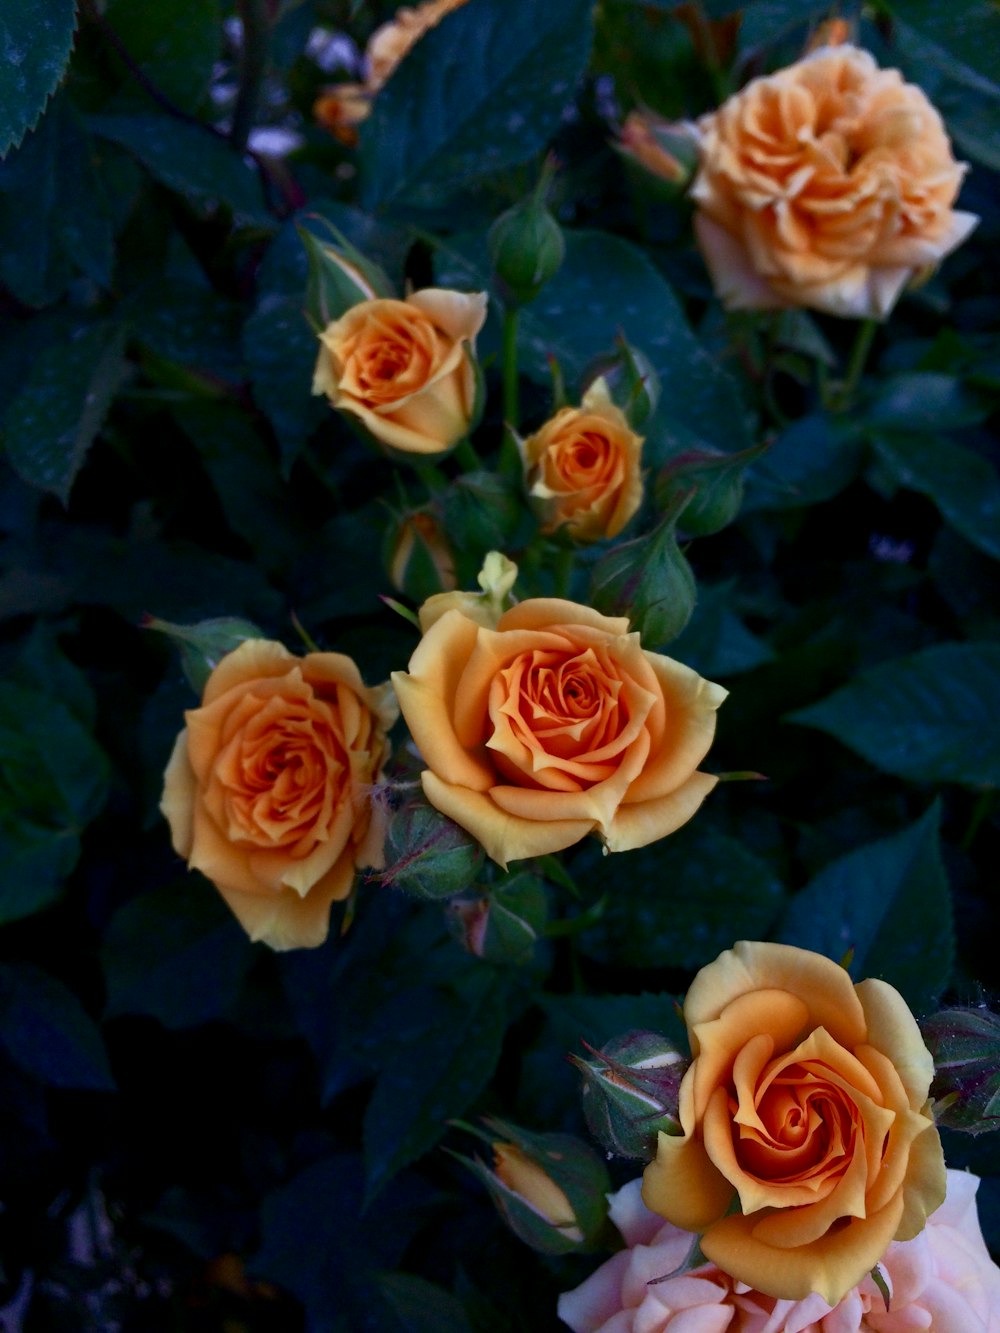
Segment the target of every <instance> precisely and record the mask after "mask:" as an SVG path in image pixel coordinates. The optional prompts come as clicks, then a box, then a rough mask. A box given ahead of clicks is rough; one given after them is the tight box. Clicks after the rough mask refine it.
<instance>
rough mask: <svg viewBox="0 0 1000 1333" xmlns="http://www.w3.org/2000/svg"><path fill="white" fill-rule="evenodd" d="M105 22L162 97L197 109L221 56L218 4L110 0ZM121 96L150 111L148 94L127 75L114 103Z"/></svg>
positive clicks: (192, 0) (191, 0)
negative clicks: (152, 3)
mask: <svg viewBox="0 0 1000 1333" xmlns="http://www.w3.org/2000/svg"><path fill="white" fill-rule="evenodd" d="M104 18H105V21H106V22H107V24H108V26H109V27H110V28H111V29H112V30H113V31H114V33H115V35H116V36H117V37H118V39H119V40H120V42H121V43H122V45H123V46H124V47H125V49H126V50H127V51H128V53H129V55H130V56H131V57H132V59H133V60H134V61H135V62H136V64H137V65H138V66H139V68H140V69H141V70H142V72H143V74H145V75H146V77H147V78H148V79H149V80H150V82H151V83H153V84H154V85H155V87H156V88H158V89H159V91H160V92H161V93H163V94H164V95H165V96H166V97H169V98H170V100H171V102H173V103H174V104H175V105H176V106H179V107H182V108H183V109H184V110H185V111H191V112H194V111H197V110H198V107H199V105H200V104H201V102H202V101H203V100H204V97H205V94H206V92H207V91H208V86H209V84H210V83H211V80H212V69H213V67H214V65H215V62H216V60H218V59H219V56H220V55H221V45H222V22H221V19H222V15H221V13H220V7H219V0H170V3H169V4H166V3H163V4H154V5H151V4H149V0H111V3H110V4H109V5H108V7H107V9H106V11H105V14H104ZM113 58H114V57H112V59H113ZM123 68H124V67H123ZM126 98H127V99H128V100H129V101H133V102H134V103H135V104H136V105H139V106H141V108H142V110H144V111H146V110H148V109H149V94H148V93H147V92H145V90H144V89H141V88H140V87H139V86H138V84H137V83H136V82H135V79H134V77H133V75H132V74H131V73H128V74H127V75H126V78H125V84H124V87H123V89H122V91H121V92H120V93H119V94H118V95H117V97H116V99H115V105H116V106H119V105H121V104H122V102H123V101H124V99H126Z"/></svg>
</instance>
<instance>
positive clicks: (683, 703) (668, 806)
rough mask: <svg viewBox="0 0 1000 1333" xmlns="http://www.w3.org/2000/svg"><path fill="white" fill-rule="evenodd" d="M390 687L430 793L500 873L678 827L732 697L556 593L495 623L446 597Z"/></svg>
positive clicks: (695, 801) (458, 598) (614, 622)
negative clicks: (590, 842)
mask: <svg viewBox="0 0 1000 1333" xmlns="http://www.w3.org/2000/svg"><path fill="white" fill-rule="evenodd" d="M432 603H433V605H432V606H431V608H430V614H428V615H426V616H425V615H422V616H421V623H422V626H423V629H424V635H423V638H422V640H421V642H420V644H419V645H418V647H417V649H416V652H415V653H414V654H413V657H412V658H411V660H410V666H409V671H408V672H402V671H397V672H395V673H394V674H393V684H394V685H395V688H396V693H397V696H398V698H399V703H400V707H401V709H402V711H403V715H404V717H405V719H406V722H407V725H408V726H409V728H410V732H411V735H412V736H413V739H414V741H415V743H416V745H417V748H418V749H419V751H420V753H421V755H422V756H423V759H424V762H425V763H426V765H427V768H426V770H425V771H424V772H423V774H422V781H423V788H424V792H425V794H426V795H427V798H428V800H429V801H430V802H431V803H432V804H433V805H434V806H436V807H437V809H438V810H440V811H441V812H442V813H443V814H445V815H447V816H449V818H451V819H453V820H455V822H456V823H458V824H460V825H461V826H462V827H463V828H464V829H466V830H467V831H468V832H469V833H471V834H472V836H473V837H475V838H477V839H478V840H479V841H480V842H481V843H482V845H483V847H484V848H485V849H486V852H487V854H488V855H489V856H491V857H492V858H493V860H494V861H497V862H499V863H500V864H501V865H506V863H507V862H508V861H511V860H518V859H520V858H522V857H527V856H541V855H544V854H545V853H548V852H554V851H558V850H559V849H560V848H563V847H568V846H570V844H571V843H574V842H577V841H579V839H580V838H582V837H584V836H585V835H586V834H588V833H597V834H598V835H599V836H600V837H601V838H602V839H603V841H604V843H605V846H606V847H607V848H608V850H609V851H626V850H628V849H629V848H632V847H642V846H644V845H645V844H646V843H649V842H653V841H654V840H655V839H656V838H662V837H664V836H665V835H666V834H668V833H672V832H673V831H674V830H675V829H676V828H678V827H679V826H680V825H681V824H683V823H685V822H686V821H687V820H688V819H690V818H691V816H692V815H693V814H694V813H695V811H696V810H697V809H698V807H699V806H700V805H701V803H702V801H703V800H704V799H705V797H706V796H707V795H708V793H709V792H710V791H711V790H712V788H713V787H714V786H715V784H716V782H717V781H718V779H717V778H715V777H713V776H712V775H711V774H708V773H701V772H699V771H698V764H699V763H700V761H701V760H702V759H703V758H704V756H705V754H706V753H707V751H708V748H709V746H710V745H711V743H712V737H713V735H714V733H715V712H716V709H717V708H718V707H719V705H720V703H721V702H722V700H723V699H724V698H725V697H726V691H725V690H723V689H722V688H721V687H720V686H718V685H714V684H713V683H712V682H711V681H707V680H703V679H702V678H701V677H700V676H699V675H698V674H697V673H696V672H694V671H692V670H691V669H690V668H689V667H686V666H683V665H682V664H681V663H680V662H675V661H673V660H672V659H671V658H669V657H664V656H661V655H660V654H658V653H652V652H648V651H646V650H645V649H643V647H642V645H641V643H640V641H639V635H638V634H635V633H632V634H630V633H629V628H628V621H627V620H625V619H616V618H612V617H609V616H603V615H600V614H599V613H598V612H597V611H593V610H591V609H590V608H589V607H586V606H580V605H577V604H576V603H575V602H567V601H561V600H559V599H557V598H535V599H531V600H528V601H525V602H521V603H520V604H519V605H517V606H515V607H513V608H512V609H510V610H508V611H504V612H503V613H502V614H497V613H495V612H494V613H492V614H491V604H490V603H489V601H488V600H487V599H485V598H484V599H482V600H481V601H479V602H476V601H475V596H474V595H473V594H468V593H465V594H463V593H445V594H442V595H441V596H439V597H436V598H433V599H432Z"/></svg>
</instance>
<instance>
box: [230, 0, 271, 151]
mask: <svg viewBox="0 0 1000 1333" xmlns="http://www.w3.org/2000/svg"><path fill="white" fill-rule="evenodd" d="M236 9H237V12H238V14H239V16H240V21H241V23H242V25H243V40H242V42H241V44H240V82H239V91H238V92H237V94H236V108H235V110H234V111H233V124H232V128H231V129H230V131H229V138H230V139H231V140H232V143H233V145H234V146H235V147H236V148H239V149H240V150H241V151H242V150H243V149H244V148H246V146H247V139H249V137H250V131H251V130H252V129H253V125H254V121H255V120H256V118H257V108H258V104H259V102H260V90H261V85H262V83H263V81H264V73H265V71H266V69H267V54H268V37H269V34H268V16H267V5H266V2H265V0H237V4H236Z"/></svg>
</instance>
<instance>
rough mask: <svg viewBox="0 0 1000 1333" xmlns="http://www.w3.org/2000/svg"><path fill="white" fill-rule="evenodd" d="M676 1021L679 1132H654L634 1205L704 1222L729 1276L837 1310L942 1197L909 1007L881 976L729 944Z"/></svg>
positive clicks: (680, 1222)
mask: <svg viewBox="0 0 1000 1333" xmlns="http://www.w3.org/2000/svg"><path fill="white" fill-rule="evenodd" d="M684 1018H685V1021H686V1023H687V1028H688V1037H689V1040H690V1043H691V1052H692V1055H693V1056H694V1060H693V1062H692V1064H691V1066H690V1068H689V1069H688V1072H687V1073H686V1074H685V1076H684V1080H683V1082H682V1083H681V1089H680V1121H681V1125H682V1127H683V1131H684V1132H683V1136H682V1137H670V1136H668V1135H666V1134H660V1135H659V1148H658V1152H657V1156H656V1160H655V1161H654V1162H652V1163H650V1165H649V1166H648V1167H647V1168H646V1172H645V1178H644V1184H643V1199H644V1200H645V1202H646V1205H647V1207H649V1208H651V1209H652V1210H653V1211H654V1212H656V1213H659V1214H660V1216H661V1217H665V1218H666V1219H667V1220H668V1221H670V1222H673V1223H674V1225H675V1226H680V1227H683V1228H684V1229H685V1230H688V1231H701V1232H704V1234H703V1236H702V1239H701V1248H702V1251H703V1253H704V1255H705V1257H706V1258H707V1259H709V1260H710V1261H711V1262H712V1263H714V1264H716V1265H718V1267H719V1268H721V1269H722V1270H723V1272H725V1273H728V1274H730V1276H732V1277H735V1278H737V1279H738V1280H739V1281H740V1282H746V1283H747V1284H748V1285H749V1286H751V1287H755V1288H756V1289H757V1290H758V1291H762V1292H765V1293H766V1294H767V1295H769V1296H775V1297H778V1298H780V1299H783V1300H795V1301H798V1300H804V1299H805V1298H806V1297H807V1296H808V1295H809V1294H810V1292H816V1293H817V1294H818V1295H820V1296H821V1297H822V1298H823V1300H825V1301H826V1302H827V1303H828V1304H830V1305H836V1304H837V1302H838V1301H839V1300H840V1299H841V1297H842V1296H843V1295H844V1294H845V1292H847V1291H849V1290H850V1288H851V1287H853V1286H856V1285H857V1284H858V1283H859V1282H861V1280H862V1279H863V1278H864V1276H865V1274H866V1273H868V1272H870V1271H871V1269H872V1268H873V1267H874V1266H875V1264H877V1263H878V1262H879V1260H880V1259H881V1258H882V1256H883V1254H884V1253H885V1251H886V1249H887V1248H888V1246H889V1244H890V1242H891V1241H893V1240H910V1239H912V1238H913V1237H914V1236H916V1235H917V1234H918V1233H919V1232H920V1231H921V1230H922V1229H923V1226H924V1222H925V1220H926V1219H927V1216H928V1214H930V1213H932V1212H933V1211H934V1209H935V1208H937V1206H938V1205H939V1204H940V1203H941V1201H942V1199H943V1198H944V1191H945V1174H944V1161H943V1158H942V1155H941V1141H940V1139H939V1138H938V1133H937V1130H936V1129H935V1127H934V1121H933V1119H932V1118H931V1116H930V1115H929V1113H928V1110H927V1105H928V1103H927V1092H928V1088H929V1086H930V1081H931V1077H932V1074H933V1072H934V1070H933V1064H932V1061H931V1057H930V1053H929V1052H928V1050H927V1048H926V1047H925V1046H924V1043H923V1040H922V1038H921V1036H920V1030H919V1028H918V1027H917V1024H916V1021H915V1020H914V1018H913V1015H912V1014H911V1013H910V1011H909V1009H908V1008H907V1007H906V1003H905V1002H904V1000H903V998H902V996H900V994H899V993H898V992H897V991H895V990H894V989H893V988H892V986H889V985H887V984H886V982H884V981H862V982H861V983H860V984H858V985H857V986H855V985H853V984H852V983H851V979H850V977H849V976H848V975H847V973H846V972H845V971H844V969H843V968H842V967H839V966H838V965H837V964H836V963H833V962H831V961H830V960H829V959H828V958H824V957H822V956H821V955H820V954H816V953H811V952H809V951H808V950H806V949H796V948H793V947H791V946H790V945H786V944H757V943H747V942H746V941H743V942H741V943H739V944H737V945H736V946H735V948H734V949H732V950H729V951H727V952H726V953H723V954H721V955H720V956H719V958H717V959H716V961H715V962H714V963H710V964H709V965H708V966H707V967H703V968H702V969H701V971H700V972H699V973H698V975H697V976H696V977H695V979H694V982H693V983H692V986H691V989H690V990H689V991H688V993H687V998H686V1000H685V1003H684ZM734 1203H735V1204H736V1207H735V1209H734V1208H733V1204H734Z"/></svg>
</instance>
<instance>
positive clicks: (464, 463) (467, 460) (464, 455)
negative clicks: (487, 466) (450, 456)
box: [455, 439, 482, 472]
mask: <svg viewBox="0 0 1000 1333" xmlns="http://www.w3.org/2000/svg"><path fill="white" fill-rule="evenodd" d="M455 461H456V463H458V465H459V467H460V468H461V469H462V471H463V472H478V471H479V470H480V468H481V467H482V463H481V462H480V461H479V455H478V454H477V453H476V451H475V449H474V448H473V447H472V441H471V440H469V439H465V440H459V442H458V444H457V445H456V446H455Z"/></svg>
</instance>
